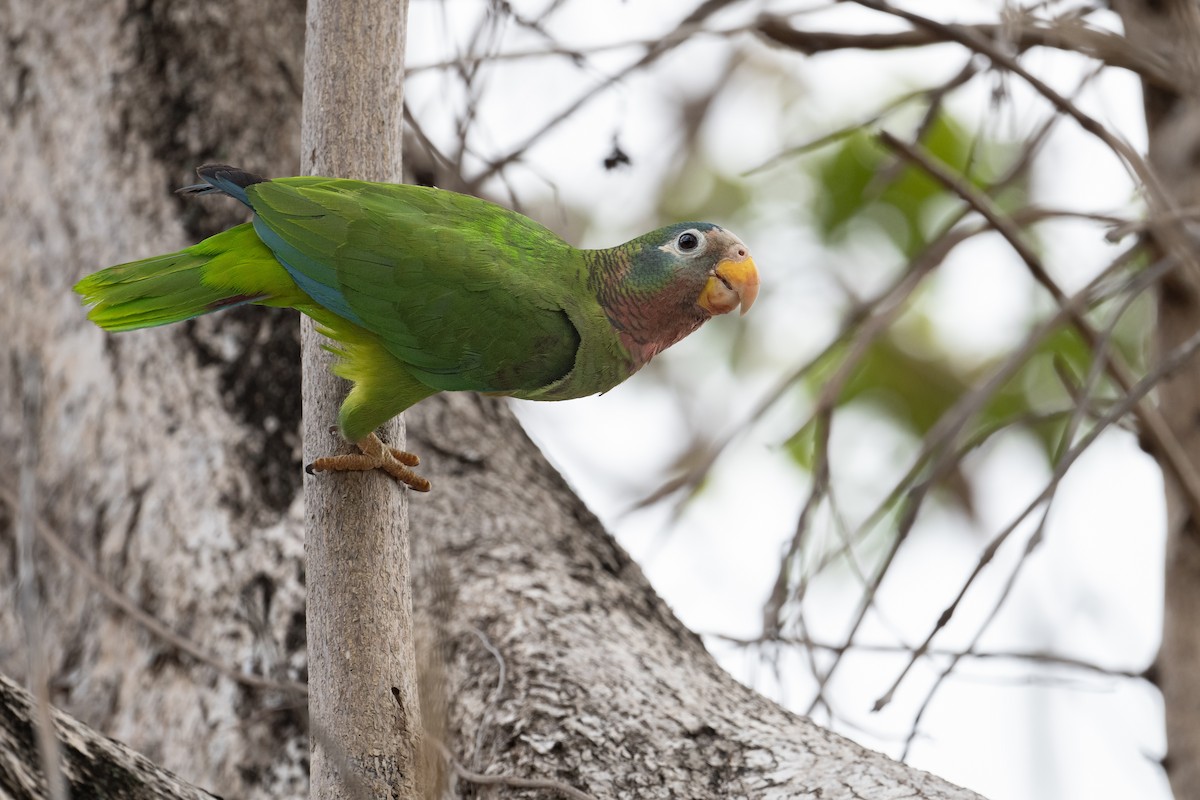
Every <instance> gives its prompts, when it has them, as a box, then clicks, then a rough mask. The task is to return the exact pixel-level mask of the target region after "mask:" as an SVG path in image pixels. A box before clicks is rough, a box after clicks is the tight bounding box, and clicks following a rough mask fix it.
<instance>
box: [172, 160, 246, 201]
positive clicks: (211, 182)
mask: <svg viewBox="0 0 1200 800" xmlns="http://www.w3.org/2000/svg"><path fill="white" fill-rule="evenodd" d="M196 174H197V175H199V176H200V178H201V179H202V180H203V181H204V183H197V184H193V185H192V186H184V187H182V188H180V189H176V190H175V192H176V194H213V193H219V194H227V195H229V196H230V197H232V198H234V199H236V200H238V201H239V202H241V203H243V204H244V205H247V206H248V205H250V198H249V197H247V196H246V187H247V186H253V185H254V184H256V183H263V182H265V181H266V180H267V179H266V178H263V177H262V176H260V175H255V174H254V173H253V172H247V171H246V170H244V169H238V168H237V167H231V166H229V165H228V164H205V165H204V166H202V167H197V168H196Z"/></svg>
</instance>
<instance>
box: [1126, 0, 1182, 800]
mask: <svg viewBox="0 0 1200 800" xmlns="http://www.w3.org/2000/svg"><path fill="white" fill-rule="evenodd" d="M1114 8H1115V9H1116V10H1117V12H1118V13H1119V14H1120V15H1121V18H1122V21H1123V23H1124V25H1125V31H1126V36H1127V37H1128V38H1129V40H1130V41H1131V42H1132V43H1133V44H1134V45H1135V46H1136V47H1138V48H1139V49H1143V50H1145V51H1147V52H1153V53H1156V54H1157V55H1158V56H1159V57H1160V58H1163V59H1166V60H1167V61H1168V62H1169V67H1170V69H1169V72H1170V74H1171V75H1172V76H1174V80H1175V82H1176V86H1178V87H1180V91H1171V90H1168V89H1165V88H1163V87H1162V86H1161V84H1151V83H1144V84H1143V92H1144V95H1145V97H1144V100H1145V106H1146V124H1147V128H1148V134H1149V141H1150V153H1149V161H1150V166H1151V167H1152V168H1153V170H1154V172H1155V174H1156V175H1157V177H1158V179H1159V181H1160V183H1161V186H1162V189H1163V190H1164V191H1165V194H1166V197H1165V198H1162V199H1159V200H1157V201H1156V200H1155V199H1154V198H1153V197H1152V198H1151V203H1150V206H1151V209H1152V210H1151V213H1152V214H1153V212H1154V209H1155V208H1156V207H1158V208H1159V209H1161V208H1162V205H1163V202H1162V200H1165V201H1166V202H1168V203H1170V204H1171V205H1173V206H1174V207H1175V208H1184V209H1194V208H1195V207H1196V206H1197V204H1200V161H1198V160H1197V154H1200V5H1198V4H1197V3H1196V2H1195V0H1166V1H1165V2H1146V0H1118V2H1116V3H1114ZM1190 227H1191V223H1188V228H1190ZM1188 228H1185V227H1183V226H1180V227H1178V228H1176V229H1174V230H1173V231H1172V233H1174V236H1173V237H1171V240H1170V241H1158V242H1156V244H1157V245H1158V249H1159V252H1160V254H1170V255H1172V256H1174V257H1176V258H1179V259H1180V261H1181V265H1180V266H1179V267H1178V268H1177V269H1175V270H1174V271H1173V272H1172V273H1171V275H1170V276H1169V277H1168V278H1167V279H1166V280H1164V281H1163V282H1162V284H1161V286H1160V289H1159V293H1158V325H1157V331H1156V334H1157V335H1156V338H1157V345H1158V351H1159V352H1161V353H1167V352H1170V351H1171V350H1172V349H1174V348H1175V347H1177V346H1178V345H1179V344H1180V343H1182V342H1184V341H1186V340H1187V339H1188V338H1190V337H1191V336H1193V335H1194V334H1195V333H1196V330H1197V328H1200V273H1198V272H1197V268H1196V265H1197V263H1200V257H1198V253H1200V249H1198V248H1196V246H1195V241H1196V240H1195V237H1194V234H1193V235H1191V236H1188ZM1181 243H1183V244H1184V247H1183V249H1180V247H1179V245H1180V244H1181ZM1159 398H1160V405H1161V408H1162V413H1163V417H1164V418H1165V419H1166V420H1167V423H1168V424H1169V425H1170V427H1171V430H1172V432H1173V433H1174V434H1175V436H1176V438H1178V440H1179V441H1180V443H1181V444H1182V445H1183V447H1184V449H1185V450H1186V452H1187V454H1188V456H1189V457H1190V459H1191V462H1192V464H1194V465H1196V466H1197V467H1200V359H1198V358H1193V360H1192V363H1191V364H1190V365H1188V366H1187V367H1185V368H1183V369H1181V370H1179V371H1177V372H1176V373H1175V374H1174V376H1173V377H1171V378H1170V379H1169V380H1166V381H1164V382H1163V383H1162V385H1161V386H1160V387H1159ZM1155 455H1157V454H1155ZM1163 474H1164V476H1165V480H1166V492H1167V519H1168V522H1167V561H1166V575H1165V581H1164V596H1163V640H1162V647H1161V649H1160V650H1159V654H1158V659H1157V662H1156V665H1155V666H1156V670H1155V674H1156V676H1157V682H1158V685H1159V688H1160V689H1161V690H1162V694H1163V707H1164V710H1165V713H1166V725H1167V758H1166V763H1165V767H1166V770H1167V775H1168V777H1169V778H1170V781H1171V789H1172V790H1173V791H1174V793H1175V796H1176V797H1177V798H1180V800H1183V799H1184V798H1192V797H1200V670H1197V664H1200V625H1197V620H1200V520H1197V519H1195V518H1194V517H1193V515H1192V513H1191V510H1190V509H1191V507H1192V506H1190V504H1189V503H1188V502H1186V500H1185V498H1184V496H1183V494H1182V493H1181V491H1180V488H1179V486H1178V484H1177V483H1176V482H1175V481H1174V480H1173V479H1172V478H1171V474H1172V472H1171V470H1169V469H1164V470H1163Z"/></svg>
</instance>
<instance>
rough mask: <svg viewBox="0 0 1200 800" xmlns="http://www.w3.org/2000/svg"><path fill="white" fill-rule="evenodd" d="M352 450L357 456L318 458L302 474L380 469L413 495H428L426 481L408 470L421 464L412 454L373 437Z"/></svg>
mask: <svg viewBox="0 0 1200 800" xmlns="http://www.w3.org/2000/svg"><path fill="white" fill-rule="evenodd" d="M354 446H355V447H357V448H358V449H359V451H360V452H358V453H351V454H349V455H344V456H325V457H323V458H318V459H317V460H316V461H314V462H313V463H311V464H309V465H308V466H306V467H305V468H304V471H305V472H307V473H308V474H309V475H312V474H315V473H317V472H362V471H366V470H370V469H381V470H383V471H384V472H386V473H387V474H388V475H391V476H392V477H393V478H395V479H396V480H398V481H400V483H403V484H404V485H405V486H407V487H408V488H410V489H412V490H413V491H416V492H428V491H429V489H430V484H429V481H427V480H426V479H425V478H422V477H421V476H420V475H418V474H417V473H415V472H413V471H412V470H411V469H409V467H415V466H417V465H418V464H420V463H421V459H420V458H419V457H418V456H417V455H415V454H414V453H410V452H408V451H407V450H398V449H396V448H395V447H388V446H387V445H385V444H384V443H383V442H381V441H379V437H378V436H376V435H375V434H373V433H372V434H369V435H368V436H367V437H365V438H363V439H359V440H358V441H357V442H355V443H354Z"/></svg>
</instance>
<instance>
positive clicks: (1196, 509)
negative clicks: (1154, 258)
mask: <svg viewBox="0 0 1200 800" xmlns="http://www.w3.org/2000/svg"><path fill="white" fill-rule="evenodd" d="M856 2H866V0H856ZM880 139H881V140H882V141H883V143H884V144H885V145H887V146H888V147H890V148H892V149H893V150H895V151H897V152H899V153H902V154H903V155H904V156H905V157H906V158H908V159H910V160H912V161H913V163H915V164H918V165H919V166H920V167H921V168H922V169H924V170H925V171H926V172H927V173H928V174H929V175H930V177H933V178H935V179H936V180H937V181H938V182H939V183H941V184H942V185H943V186H945V187H946V188H947V189H949V190H950V191H952V192H954V193H955V194H957V195H958V196H959V197H961V198H962V199H963V200H964V201H966V202H967V203H968V204H969V205H970V206H971V208H973V209H974V210H975V211H978V212H979V213H980V214H981V215H983V217H984V218H985V219H987V220H988V222H989V223H991V225H992V226H993V227H994V228H995V229H996V230H997V231H998V232H999V233H1000V235H1001V236H1003V237H1004V238H1005V240H1007V241H1008V243H1009V245H1010V246H1011V247H1012V248H1013V249H1014V250H1015V251H1016V252H1017V255H1019V256H1020V257H1021V260H1022V261H1024V262H1025V265H1026V267H1028V269H1029V272H1030V274H1031V275H1033V277H1034V279H1035V280H1037V282H1038V283H1040V284H1041V285H1042V286H1043V287H1045V289H1046V290H1047V291H1048V292H1050V294H1051V296H1052V297H1053V298H1054V300H1055V302H1056V303H1058V304H1059V306H1060V307H1065V305H1064V304H1065V303H1066V301H1067V297H1066V294H1065V293H1064V292H1063V290H1062V289H1061V288H1060V287H1059V286H1058V284H1057V283H1056V282H1055V281H1054V279H1053V278H1051V277H1050V274H1049V272H1047V271H1046V268H1045V266H1044V265H1043V264H1042V260H1041V258H1040V257H1039V256H1038V255H1037V254H1036V253H1035V252H1034V251H1033V249H1032V248H1031V247H1030V246H1029V245H1028V244H1026V242H1025V240H1024V238H1023V236H1022V234H1021V231H1020V229H1019V228H1018V227H1017V226H1016V224H1015V223H1014V222H1013V221H1012V220H1011V219H1010V218H1008V217H1007V216H1006V215H1005V214H1004V213H1003V212H1001V211H1000V209H999V208H998V207H997V206H996V204H995V202H994V201H993V200H992V199H991V198H990V197H988V196H987V195H986V194H984V193H983V192H981V191H979V190H978V189H976V188H975V187H974V186H971V185H970V184H968V183H966V182H965V181H963V180H962V179H961V178H959V177H958V176H957V175H955V174H953V173H952V172H950V170H949V169H947V168H946V167H945V166H944V165H943V164H942V163H941V162H939V161H938V160H937V159H935V158H933V157H931V156H930V155H929V154H928V153H926V152H925V150H924V149H923V148H920V147H917V146H913V145H910V144H908V143H907V142H904V141H902V140H900V139H898V138H896V137H895V136H893V135H891V134H890V133H888V132H887V131H883V132H881V133H880ZM1069 318H1070V321H1071V324H1072V325H1073V326H1074V327H1075V329H1076V330H1077V331H1078V332H1079V334H1080V335H1081V336H1082V337H1083V340H1084V341H1085V342H1086V343H1087V345H1088V347H1089V348H1091V349H1092V351H1093V352H1095V351H1096V350H1097V348H1098V347H1099V345H1100V334H1099V333H1097V331H1096V329H1095V328H1093V327H1092V325H1091V323H1089V322H1088V321H1087V319H1086V318H1085V317H1084V316H1083V314H1082V313H1080V312H1078V311H1072V312H1071V313H1070V314H1069ZM1105 361H1106V364H1107V371H1108V374H1109V375H1110V376H1111V377H1112V379H1113V380H1114V381H1115V382H1116V383H1117V385H1118V386H1120V387H1121V389H1122V390H1123V391H1128V390H1129V389H1130V387H1131V386H1132V385H1133V379H1132V377H1131V376H1130V374H1129V372H1128V371H1127V370H1126V368H1125V366H1124V364H1123V363H1122V361H1121V360H1120V357H1119V355H1118V354H1116V353H1109V354H1107V357H1106V359H1105ZM1133 413H1134V414H1135V415H1136V416H1137V418H1138V422H1140V423H1141V425H1142V427H1143V430H1144V432H1145V434H1146V436H1147V438H1148V439H1149V440H1150V441H1151V442H1153V444H1154V446H1155V447H1156V449H1157V450H1158V451H1159V452H1160V453H1161V454H1162V456H1163V461H1164V462H1165V464H1166V466H1167V467H1168V468H1169V469H1170V470H1171V473H1172V474H1173V475H1174V477H1175V478H1176V480H1178V481H1179V484H1180V488H1181V489H1182V490H1183V492H1184V495H1185V497H1186V498H1187V501H1188V505H1189V506H1190V508H1191V511H1192V514H1193V515H1194V516H1195V517H1196V518H1197V519H1200V473H1197V471H1196V468H1195V466H1193V464H1192V462H1191V461H1190V460H1189V459H1188V457H1187V453H1186V452H1185V451H1184V449H1183V445H1182V444H1180V442H1179V439H1178V438H1177V437H1176V436H1175V433H1174V432H1173V431H1172V430H1171V428H1170V426H1168V425H1167V422H1166V420H1165V419H1164V418H1163V416H1162V414H1161V413H1159V411H1158V409H1157V408H1155V407H1154V406H1153V405H1150V404H1142V403H1138V404H1135V405H1134V406H1133Z"/></svg>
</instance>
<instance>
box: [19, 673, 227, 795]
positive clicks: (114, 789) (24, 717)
mask: <svg viewBox="0 0 1200 800" xmlns="http://www.w3.org/2000/svg"><path fill="white" fill-rule="evenodd" d="M53 718H54V732H55V736H56V737H57V739H58V741H59V742H60V744H61V755H62V758H61V760H60V762H59V765H60V766H59V769H60V770H61V772H62V775H63V777H64V778H65V779H66V789H67V791H68V792H70V795H71V796H72V797H87V798H92V800H108V798H122V799H123V800H143V799H144V800H161V798H179V800H219V798H216V796H215V795H211V794H209V793H208V792H206V791H204V790H203V789H198V788H196V787H195V786H192V785H191V784H189V783H186V782H184V781H181V780H180V779H179V778H177V777H176V776H174V775H172V774H171V773H169V772H167V771H166V770H164V769H163V768H162V767H160V766H158V765H157V764H155V763H153V762H152V761H150V760H149V759H148V758H146V757H145V756H143V755H141V754H139V753H135V752H134V751H133V750H130V749H129V748H128V747H126V746H125V745H123V744H121V743H120V742H117V741H114V740H112V739H109V738H108V737H107V736H104V735H102V734H100V733H97V732H96V731H94V730H92V729H91V728H89V727H87V726H86V725H83V724H81V723H80V722H79V721H78V720H76V719H73V718H71V717H69V716H67V715H66V714H63V713H62V712H61V711H54V712H53ZM37 720H38V714H37V709H36V706H35V704H34V699H33V697H32V696H31V695H30V694H29V693H28V692H26V691H24V690H23V689H21V688H20V687H19V686H17V685H16V684H15V683H13V682H12V681H10V680H8V679H7V678H5V677H4V676H3V675H0V796H3V797H20V798H26V797H27V798H36V799H37V800H41V798H47V797H50V794H49V793H47V792H46V788H45V787H46V782H45V779H44V777H43V776H42V773H41V771H40V770H36V769H35V770H30V766H32V765H37V764H38V751H37V738H38V737H37V729H36V727H35V726H36V725H37Z"/></svg>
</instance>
